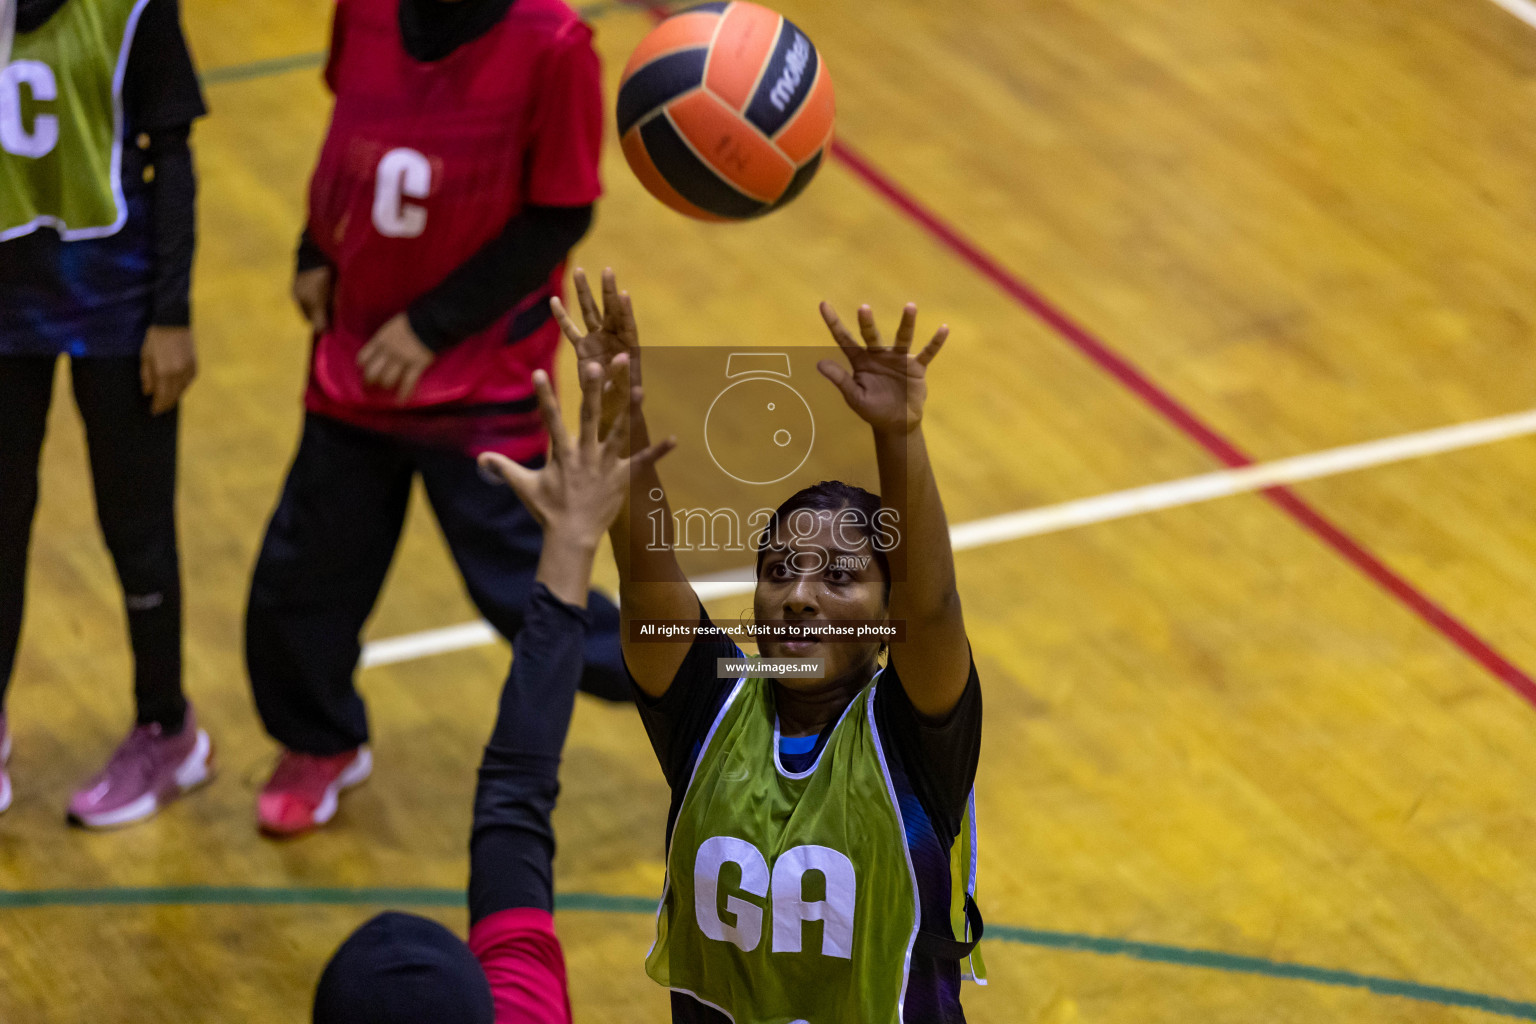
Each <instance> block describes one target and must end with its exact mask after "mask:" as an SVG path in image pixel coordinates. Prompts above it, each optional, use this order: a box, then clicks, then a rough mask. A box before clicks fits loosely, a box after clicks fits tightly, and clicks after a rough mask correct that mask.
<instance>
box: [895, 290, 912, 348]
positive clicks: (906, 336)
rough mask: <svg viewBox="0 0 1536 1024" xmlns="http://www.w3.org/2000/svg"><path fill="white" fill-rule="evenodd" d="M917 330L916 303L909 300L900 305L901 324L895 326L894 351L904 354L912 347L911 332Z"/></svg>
mask: <svg viewBox="0 0 1536 1024" xmlns="http://www.w3.org/2000/svg"><path fill="white" fill-rule="evenodd" d="M916 330H917V303H915V302H909V303H907V304H906V305H905V306H903V307H902V310H901V325H900V326H899V327H897V328H896V344H895V346H894V348H895V351H896V352H897V353H898V354H900V355H906V354H907V353H908V352H909V351H911V349H912V334H913V332H914V331H916Z"/></svg>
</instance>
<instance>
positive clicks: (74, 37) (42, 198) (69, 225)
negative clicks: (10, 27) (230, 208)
mask: <svg viewBox="0 0 1536 1024" xmlns="http://www.w3.org/2000/svg"><path fill="white" fill-rule="evenodd" d="M146 3H148V0H72V2H70V3H68V4H65V5H64V6H63V7H62V8H61V9H60V10H59V11H58V12H57V13H56V14H55V15H54V16H53V17H51V18H49V19H48V20H47V22H45V23H44V24H43V25H42V26H41V27H40V28H38V29H36V30H34V31H31V32H25V33H17V34H16V36H15V38H14V40H13V42H12V49H11V60H10V63H9V64H8V65H7V66H6V67H5V68H4V70H3V72H0V242H3V241H5V240H7V239H10V238H16V237H19V236H21V235H24V234H28V233H29V232H32V231H35V230H36V229H37V228H39V227H45V226H46V227H52V228H55V229H56V230H58V232H59V235H60V237H61V238H63V239H64V240H65V241H74V240H76V239H84V238H101V237H104V236H107V235H111V234H114V233H116V232H117V231H119V230H121V228H122V226H123V223H124V222H125V221H126V220H127V216H128V213H127V206H126V203H125V202H124V199H123V189H122V182H121V180H120V178H119V172H120V169H121V164H122V132H121V129H122V117H123V114H122V106H121V92H122V83H123V70H124V68H125V66H126V64H127V61H128V52H129V49H130V47H131V45H132V42H133V30H134V27H135V25H136V23H137V21H138V18H139V14H140V12H142V10H143V9H144V5H145V4H146Z"/></svg>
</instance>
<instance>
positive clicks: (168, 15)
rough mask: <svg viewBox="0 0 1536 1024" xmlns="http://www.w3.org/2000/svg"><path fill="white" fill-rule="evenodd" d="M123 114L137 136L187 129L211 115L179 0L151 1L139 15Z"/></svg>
mask: <svg viewBox="0 0 1536 1024" xmlns="http://www.w3.org/2000/svg"><path fill="white" fill-rule="evenodd" d="M123 110H124V111H125V112H126V113H127V115H128V125H129V127H130V129H132V130H133V131H136V132H152V131H154V130H155V129H156V128H180V127H184V126H186V125H189V124H191V123H192V122H193V121H196V120H197V119H198V118H200V117H202V116H203V115H204V114H206V113H208V107H207V105H206V104H205V103H204V102H203V90H202V87H201V86H200V85H199V84H198V81H197V68H196V66H195V65H194V64H193V63H192V53H191V51H189V50H188V49H187V40H186V37H184V36H183V35H182V34H181V11H180V10H179V8H178V7H177V3H176V0H149V3H148V4H147V5H146V6H145V7H144V12H143V13H142V14H140V15H139V24H138V27H137V28H135V29H134V33H133V49H132V50H130V51H129V53H128V67H127V68H126V69H125V70H124V73H123Z"/></svg>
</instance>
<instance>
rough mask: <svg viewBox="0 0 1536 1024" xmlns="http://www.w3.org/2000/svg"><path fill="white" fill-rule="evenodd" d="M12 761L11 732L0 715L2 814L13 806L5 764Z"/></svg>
mask: <svg viewBox="0 0 1536 1024" xmlns="http://www.w3.org/2000/svg"><path fill="white" fill-rule="evenodd" d="M10 759H11V730H10V727H9V726H8V725H6V722H5V716H4V715H0V814H4V813H5V809H6V808H7V807H9V806H11V777H10V776H9V775H7V774H6V771H5V763H6V762H7V761H9V760H10Z"/></svg>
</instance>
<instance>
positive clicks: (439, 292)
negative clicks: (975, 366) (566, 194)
mask: <svg viewBox="0 0 1536 1024" xmlns="http://www.w3.org/2000/svg"><path fill="white" fill-rule="evenodd" d="M591 225H592V207H591V206H528V207H524V208H523V211H522V212H521V213H519V214H518V215H517V216H515V217H513V218H512V219H511V220H510V221H508V222H507V226H506V227H505V228H503V229H502V232H501V234H499V235H497V236H496V237H495V238H493V239H491V240H490V241H489V242H487V243H485V244H484V245H483V246H481V247H480V251H479V252H477V253H475V254H474V255H473V256H471V257H470V258H469V259H467V260H465V261H464V263H463V264H462V265H460V267H459V268H458V269H457V270H455V271H454V272H453V273H451V274H449V275H448V277H447V278H445V279H444V280H443V282H442V283H441V284H439V285H438V286H437V287H436V288H433V289H432V290H431V291H430V292H427V294H425V295H423V296H421V298H419V299H417V300H416V301H415V302H413V303H411V306H410V309H408V310H407V311H406V314H407V316H408V317H409V319H410V321H411V329H412V330H413V331H415V332H416V336H417V337H418V338H420V339H421V340H422V343H423V344H425V345H426V346H427V347H428V348H430V349H432V350H433V351H434V352H441V351H443V350H444V349H446V348H449V347H450V346H452V345H455V344H457V343H458V342H460V341H462V340H463V339H465V338H467V337H469V336H470V335H471V334H474V333H475V332H476V331H483V330H484V329H485V328H487V327H489V326H490V325H491V324H492V323H494V322H495V321H496V318H497V317H500V316H503V315H505V314H506V312H507V311H508V310H510V309H512V308H513V307H514V306H516V305H517V304H518V303H519V302H522V301H523V300H524V299H525V298H527V297H528V296H529V295H531V294H533V293H534V292H535V291H537V290H538V289H539V288H541V287H543V285H544V283H545V282H546V281H548V280H549V275H550V274H551V273H552V272H553V271H554V269H555V268H556V267H557V266H559V265H560V262H561V261H562V260H564V259H565V257H566V254H567V253H569V252H570V251H571V247H572V246H574V245H575V244H576V243H577V242H579V241H581V237H582V236H583V235H585V234H586V233H587V228H589V227H590V226H591Z"/></svg>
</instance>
